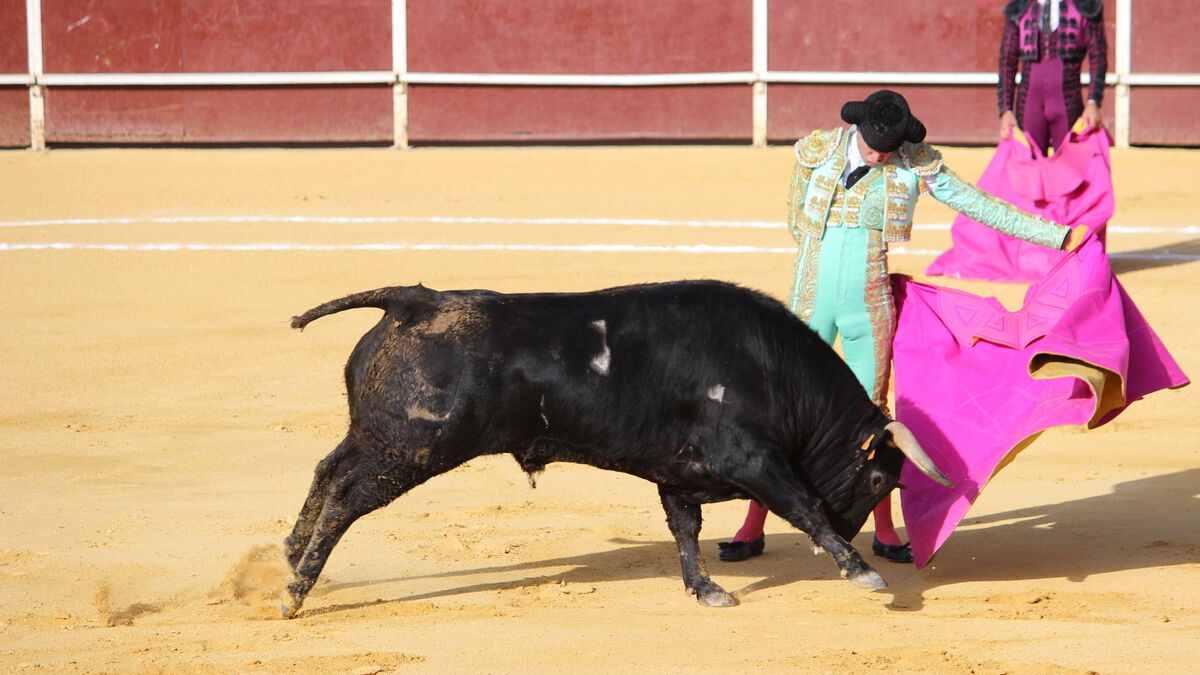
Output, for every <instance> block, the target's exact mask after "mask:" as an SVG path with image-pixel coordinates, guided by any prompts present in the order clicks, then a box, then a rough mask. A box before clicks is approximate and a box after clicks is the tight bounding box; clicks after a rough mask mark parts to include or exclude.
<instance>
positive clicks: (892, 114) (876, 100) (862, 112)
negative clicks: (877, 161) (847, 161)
mask: <svg viewBox="0 0 1200 675" xmlns="http://www.w3.org/2000/svg"><path fill="white" fill-rule="evenodd" d="M842 119H843V120H845V121H846V122H848V123H850V124H857V125H858V131H859V133H861V134H862V136H863V140H864V141H866V143H867V145H868V146H870V147H871V149H872V150H874V151H876V152H892V151H894V150H895V149H896V148H899V147H900V146H901V145H902V144H903V143H904V142H905V141H909V142H910V143H920V142H921V141H923V140H925V125H924V124H921V120H919V119H917V118H915V117H913V116H912V113H911V112H909V110H908V101H905V100H904V97H903V96H901V95H900V94H897V93H896V92H894V91H890V90H888V89H880V90H879V91H877V92H875V93H874V94H871V95H870V96H868V97H867V100H865V101H850V102H849V103H847V104H846V105H844V106H842Z"/></svg>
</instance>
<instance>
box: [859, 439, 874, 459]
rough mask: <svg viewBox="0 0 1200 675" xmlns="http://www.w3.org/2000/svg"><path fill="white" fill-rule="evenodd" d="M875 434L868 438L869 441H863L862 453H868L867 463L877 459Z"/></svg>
mask: <svg viewBox="0 0 1200 675" xmlns="http://www.w3.org/2000/svg"><path fill="white" fill-rule="evenodd" d="M874 442H875V434H871V435H870V436H867V440H865V441H863V444H862V448H861V449H862V451H863V452H865V453H867V461H870V460H872V459H875V445H874Z"/></svg>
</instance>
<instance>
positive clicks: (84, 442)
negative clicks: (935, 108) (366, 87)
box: [0, 147, 1200, 675]
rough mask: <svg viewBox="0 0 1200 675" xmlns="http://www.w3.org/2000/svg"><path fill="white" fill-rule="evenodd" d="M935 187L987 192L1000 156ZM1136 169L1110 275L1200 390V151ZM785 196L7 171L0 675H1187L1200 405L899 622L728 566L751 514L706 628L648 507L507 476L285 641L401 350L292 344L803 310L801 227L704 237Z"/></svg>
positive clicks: (959, 557)
mask: <svg viewBox="0 0 1200 675" xmlns="http://www.w3.org/2000/svg"><path fill="white" fill-rule="evenodd" d="M946 155H947V160H948V163H949V164H950V165H951V166H953V167H955V169H956V170H957V171H959V173H961V174H963V175H964V176H971V177H977V176H978V175H979V174H980V172H981V171H982V169H983V166H984V165H985V164H986V162H987V160H988V158H989V157H990V151H989V150H979V149H948V150H947V151H946ZM1113 162H1114V167H1115V171H1116V175H1115V180H1116V187H1117V191H1118V210H1117V215H1116V218H1115V219H1114V221H1113V225H1114V227H1115V226H1121V229H1119V230H1115V231H1113V232H1112V233H1111V234H1110V239H1109V241H1110V250H1111V251H1112V252H1114V253H1116V254H1123V255H1119V256H1115V257H1114V266H1115V267H1116V268H1117V270H1118V272H1119V273H1120V277H1121V280H1122V282H1123V283H1124V284H1125V285H1126V287H1127V288H1128V290H1129V292H1130V293H1131V294H1132V296H1133V298H1134V299H1135V300H1136V301H1137V302H1138V304H1139V306H1140V308H1141V309H1142V311H1143V312H1144V313H1145V314H1146V315H1147V317H1148V318H1149V319H1150V321H1151V323H1152V324H1153V325H1154V326H1155V327H1156V329H1157V330H1158V332H1159V334H1160V335H1161V336H1162V338H1163V339H1164V341H1165V342H1166V343H1167V345H1168V347H1169V348H1171V350H1172V352H1173V353H1174V355H1175V357H1176V358H1177V359H1178V360H1179V362H1180V364H1181V365H1182V366H1183V368H1184V369H1185V370H1186V371H1188V372H1189V373H1190V374H1191V375H1192V376H1193V377H1197V376H1200V339H1198V338H1197V335H1200V313H1197V312H1196V311H1195V298H1196V295H1197V289H1196V279H1197V271H1198V270H1200V228H1198V227H1197V225H1198V223H1197V215H1196V214H1197V212H1198V209H1200V201H1198V200H1197V198H1196V193H1195V185H1194V176H1196V175H1200V152H1195V151H1179V150H1152V149H1132V150H1120V151H1115V152H1114V154H1113ZM790 171H791V163H790V149H789V148H771V149H767V150H755V149H751V148H743V147H715V148H713V147H644V148H608V147H601V148H538V149H513V148H499V149H463V148H441V149H429V148H426V149H417V150H413V151H409V152H397V151H391V150H385V149H351V150H214V151H201V150H190V151H173V150H158V151H143V150H128V151H116V150H88V151H69V150H55V151H52V152H49V153H44V154H38V153H30V152H4V153H0V668H3V669H9V670H13V671H21V672H46V673H51V672H53V673H59V672H147V673H158V672H167V673H174V672H187V673H192V672H200V673H229V672H239V673H280V672H301V673H339V672H340V673H356V674H358V675H368V674H372V673H389V672H413V673H417V672H438V673H442V672H487V673H526V672H545V671H568V670H569V671H576V672H596V673H599V672H606V673H607V672H628V671H633V670H634V669H637V670H658V671H668V672H713V673H729V672H750V671H761V672H780V671H792V672H816V673H839V674H840V673H874V672H878V671H893V672H906V673H907V672H928V673H1044V674H1055V675H1057V674H1064V673H1088V672H1093V671H1095V672H1098V673H1105V674H1108V673H1151V672H1152V673H1192V672H1195V670H1194V669H1195V668H1196V665H1195V664H1196V663H1200V603H1198V601H1197V597H1200V502H1198V501H1197V497H1198V494H1197V493H1198V488H1200V461H1198V452H1197V450H1198V448H1200V441H1198V440H1197V439H1198V438H1200V414H1198V413H1197V411H1198V410H1200V388H1197V387H1196V386H1192V387H1188V388H1184V389H1182V390H1179V391H1172V392H1161V393H1158V394H1155V395H1154V396H1152V397H1151V398H1150V399H1148V400H1146V401H1143V402H1141V403H1139V404H1137V405H1135V406H1134V407H1133V408H1132V409H1130V410H1129V411H1128V412H1126V413H1125V414H1124V415H1123V416H1121V417H1120V418H1119V419H1118V420H1117V421H1116V422H1114V423H1112V424H1109V425H1108V426H1106V427H1104V428H1102V429H1099V430H1097V431H1093V432H1087V433H1084V432H1082V431H1080V430H1077V429H1057V430H1052V431H1050V432H1048V433H1047V434H1045V435H1044V436H1043V437H1042V439H1041V440H1039V441H1038V442H1037V443H1036V444H1035V445H1034V446H1033V448H1031V449H1030V450H1028V451H1027V452H1026V453H1025V454H1023V455H1022V457H1021V459H1020V460H1019V461H1017V462H1016V463H1015V464H1013V465H1012V466H1011V467H1009V468H1008V469H1006V470H1005V471H1004V472H1003V473H1001V474H1000V476H999V477H998V478H997V479H996V480H995V481H994V482H993V483H992V485H991V486H990V487H989V489H988V490H987V491H986V492H985V493H984V495H983V497H982V499H981V500H980V501H979V502H978V503H977V505H976V507H975V509H974V510H973V511H972V512H971V514H969V516H968V518H967V520H966V521H965V523H964V525H963V527H962V528H961V529H960V530H959V531H958V532H957V533H956V534H955V536H954V537H952V538H951V539H950V541H949V542H948V544H947V545H946V546H945V548H944V549H943V550H942V552H941V553H940V555H939V557H938V558H937V559H936V560H935V561H934V564H933V565H932V566H931V567H930V568H926V569H924V570H921V571H917V570H914V569H912V568H911V567H907V566H898V565H888V564H887V563H880V564H879V569H880V572H881V573H882V574H883V575H884V576H885V577H886V578H887V579H888V581H889V582H890V583H891V584H892V587H891V589H889V591H887V592H880V593H868V592H865V591H861V590H858V589H855V588H853V587H851V586H850V584H848V583H846V582H845V581H842V580H840V579H839V578H838V576H837V572H836V568H835V566H834V564H833V563H832V561H830V560H829V559H828V558H827V557H814V556H812V555H811V554H810V553H809V549H808V546H807V537H805V536H804V535H802V534H800V533H798V532H796V531H794V530H792V529H791V528H789V527H788V526H787V525H786V524H785V523H784V522H783V521H781V520H779V519H772V520H771V521H769V523H768V533H769V536H768V549H767V554H766V555H764V556H762V557H761V558H757V559H754V560H753V561H749V562H745V563H741V564H736V565H731V564H723V563H719V562H717V561H716V560H715V558H716V555H715V549H716V542H717V541H718V540H721V539H723V538H726V537H727V536H728V535H729V534H731V533H732V532H733V531H734V529H736V526H737V524H739V523H740V520H741V516H742V514H743V513H744V503H727V504H718V505H713V506H710V507H707V508H706V512H705V514H706V517H707V518H706V525H707V527H706V528H705V530H704V532H703V533H702V544H703V547H704V551H705V553H706V554H707V555H708V556H709V557H710V559H711V565H710V568H711V570H712V572H713V573H714V578H715V579H716V581H717V582H718V583H721V584H722V585H723V586H724V587H725V588H727V589H728V590H730V591H731V592H735V593H736V595H737V596H738V597H739V598H740V600H741V603H742V604H741V605H740V606H739V607H736V608H732V609H706V608H703V607H700V606H698V605H697V604H696V603H695V602H694V601H693V600H691V599H689V598H688V597H686V596H685V595H684V592H683V585H682V582H681V581H680V578H679V572H678V565H677V556H676V553H675V549H674V544H673V543H672V541H671V537H670V534H669V533H668V532H667V529H666V526H665V523H664V522H663V521H664V518H663V514H662V511H661V508H660V506H659V504H658V498H657V495H656V492H655V490H654V487H653V486H652V485H650V484H649V483H645V482H642V481H640V480H638V479H635V478H632V477H629V476H624V475H619V474H614V473H607V472H603V471H599V470H596V469H591V468H587V467H579V466H571V465H552V466H551V467H550V468H549V470H547V471H546V473H545V474H544V475H543V476H542V477H541V479H540V481H539V484H538V487H537V489H536V490H531V489H530V488H529V486H528V485H527V483H526V478H525V476H524V474H522V473H521V472H520V470H519V469H518V467H517V466H516V464H515V462H513V461H512V459H511V458H508V457H494V458H487V459H482V460H477V461H473V462H471V463H470V464H468V465H467V466H464V467H462V468H460V469H459V470H456V471H454V472H452V473H451V474H448V475H445V476H442V477H439V478H437V479H435V480H433V481H431V482H429V483H427V484H425V485H423V486H421V487H419V488H418V489H416V490H414V491H413V492H411V493H410V494H409V495H407V496H405V497H404V498H402V499H400V500H398V501H397V502H396V503H394V504H392V505H391V506H390V507H388V508H386V509H382V510H380V511H378V512H376V513H374V514H372V515H370V516H368V517H366V518H364V519H363V520H361V521H359V523H358V524H356V525H355V526H354V527H353V528H352V529H351V530H350V532H349V533H348V534H347V535H346V537H345V538H344V539H343V541H342V543H341V544H340V545H339V547H338V548H337V549H336V550H335V552H334V554H333V556H332V557H331V559H330V562H329V565H328V566H327V568H326V570H325V573H324V575H323V576H322V581H321V582H320V584H319V585H318V587H317V588H316V589H315V590H314V592H313V594H312V595H311V596H310V597H309V600H308V602H307V603H306V606H305V610H304V612H303V614H302V615H301V616H300V617H299V618H297V619H295V620H292V621H281V620H277V619H275V618H274V617H275V616H277V612H278V610H277V608H276V602H275V597H276V596H277V594H278V591H279V589H280V587H281V582H282V578H283V571H282V567H281V563H280V562H278V561H277V559H276V557H275V551H276V550H277V549H276V548H275V547H276V546H277V544H278V542H279V541H280V540H281V539H282V537H283V536H284V534H285V533H286V532H287V531H288V530H289V526H290V524H291V522H293V521H292V519H293V518H294V516H295V514H296V512H297V510H298V509H299V507H300V503H301V501H302V499H303V497H304V495H305V492H306V490H307V489H308V483H309V480H310V477H311V472H312V470H313V467H314V466H315V464H316V462H317V461H318V460H319V459H320V458H322V457H323V456H324V455H325V454H326V453H327V452H329V451H330V450H331V449H332V448H333V446H334V444H335V443H336V442H337V441H338V440H339V438H340V437H341V434H342V433H343V431H344V429H345V423H346V411H345V399H344V394H343V385H342V382H341V367H342V364H343V363H344V362H345V359H346V357H347V356H348V355H349V352H350V350H351V348H352V347H353V345H354V343H355V341H356V340H357V338H358V337H359V335H361V334H362V333H363V332H364V331H365V330H366V329H367V328H368V327H369V326H371V325H372V324H373V323H374V322H375V321H376V319H377V317H378V313H377V312H374V311H366V310H364V311H356V312H348V313H345V314H340V315H337V316H334V317H329V318H326V319H323V320H321V321H320V322H318V323H316V324H314V325H313V326H311V327H310V328H309V329H308V330H307V331H305V332H304V333H299V332H296V331H293V330H291V329H290V328H289V327H288V320H289V318H290V317H291V316H292V315H293V314H297V313H299V312H301V311H303V310H305V309H308V308H309V307H312V306H314V305H316V304H319V303H321V302H324V301H326V300H329V299H332V298H335V297H339V296H341V295H344V294H347V293H350V292H354V291H359V290H365V289H370V288H376V287H379V286H387V285H398V284H413V283H416V282H418V281H419V282H422V283H424V284H426V285H429V286H433V287H435V288H491V289H496V290H502V291H535V290H583V289H592V288H600V287H605V286H611V285H617V284H623V283H630V282H641V281H653V280H667V279H678V278H697V277H714V278H718V279H724V280H729V281H735V282H739V283H742V284H745V285H748V286H751V287H754V288H758V289H760V290H763V291H766V292H769V293H772V294H775V295H779V296H782V295H783V294H784V293H785V292H786V289H787V285H788V282H789V279H790V274H791V261H792V257H791V255H790V253H789V250H790V247H791V243H792V242H791V239H790V237H789V235H788V234H787V232H786V230H785V229H784V228H783V227H782V225H780V226H779V227H774V228H769V229H764V228H748V227H732V226H729V225H728V224H726V225H723V226H712V225H713V223H714V221H738V222H746V221H774V222H780V221H782V220H783V217H784V197H785V187H786V183H787V181H788V178H789V176H790ZM1189 185H1190V186H1191V187H1189ZM284 216H287V217H295V218H292V219H290V220H285V219H283V218H282V217H284ZM251 217H253V218H251ZM372 217H376V218H378V217H385V218H390V219H391V220H384V221H378V220H377V221H374V222H372V221H370V220H369V219H370V218H372ZM431 217H437V218H441V219H442V220H431V219H430V218H431ZM403 218H412V220H404V219H403ZM473 219H489V220H483V221H478V220H473ZM539 219H540V220H539ZM569 219H593V220H589V221H584V222H565V221H568V220H569ZM631 220H634V221H636V220H641V221H653V222H629V221H631ZM950 220H951V214H950V212H949V211H948V210H947V209H946V208H945V207H943V206H942V205H940V204H937V203H936V202H934V201H932V200H924V201H923V202H922V205H921V206H920V207H919V208H918V223H920V224H926V225H929V224H938V223H941V224H947V223H949V222H950ZM34 221H36V222H34ZM46 221H50V222H46ZM66 221H70V222H66ZM687 221H703V224H708V225H710V226H703V227H702V226H699V225H700V224H702V223H689V222H687ZM949 241H950V239H949V233H948V231H947V230H946V229H936V228H924V229H919V230H918V231H917V233H916V235H915V237H914V240H913V241H912V242H911V243H909V244H908V245H906V246H905V247H904V250H903V251H896V252H894V253H893V255H892V268H893V271H898V272H907V273H911V274H916V275H918V276H919V275H920V273H921V270H923V269H924V266H925V265H926V264H928V263H929V262H930V261H931V260H932V255H933V253H935V252H937V251H940V250H942V249H944V248H945V247H947V246H948V245H949ZM46 244H55V245H56V246H53V247H47V246H43V245H46ZM418 245H419V246H418ZM700 245H706V246H708V247H741V248H708V249H704V248H696V247H697V246H700ZM585 247H592V248H590V249H587V248H585ZM959 285H960V286H961V287H965V288H968V289H970V290H972V291H974V292H978V293H984V294H996V295H998V296H999V297H1001V298H1002V299H1003V300H1004V301H1005V302H1006V303H1008V304H1010V305H1012V304H1013V303H1015V302H1018V301H1019V299H1020V297H1021V294H1022V292H1023V289H1022V288H1019V287H1012V286H999V285H992V284H983V283H974V284H972V283H965V284H959ZM869 527H870V524H868V528H869ZM869 542H870V530H869V529H868V530H867V531H865V532H864V533H863V534H861V535H860V536H859V537H858V538H857V539H856V540H855V543H856V544H857V545H858V546H859V547H860V549H862V548H863V547H868V548H869Z"/></svg>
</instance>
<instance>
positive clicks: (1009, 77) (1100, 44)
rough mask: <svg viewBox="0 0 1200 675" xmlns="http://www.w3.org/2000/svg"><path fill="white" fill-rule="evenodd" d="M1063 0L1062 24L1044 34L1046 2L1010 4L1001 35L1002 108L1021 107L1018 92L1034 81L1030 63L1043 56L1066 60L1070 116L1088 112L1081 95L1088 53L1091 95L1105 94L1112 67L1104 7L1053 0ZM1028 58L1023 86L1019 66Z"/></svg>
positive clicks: (1015, 0) (1088, 0)
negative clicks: (1018, 82)
mask: <svg viewBox="0 0 1200 675" xmlns="http://www.w3.org/2000/svg"><path fill="white" fill-rule="evenodd" d="M1048 2H1058V3H1059V22H1058V29H1057V30H1055V31H1054V32H1052V33H1050V34H1049V35H1043V34H1042V31H1041V29H1040V23H1041V21H1040V19H1041V5H1039V4H1038V3H1037V2H1035V0H1012V2H1010V3H1008V6H1007V7H1005V8H1004V18H1005V21H1004V34H1003V35H1002V36H1001V38H1000V86H999V88H998V91H997V98H998V101H997V104H998V106H999V108H1000V113H1001V114H1004V112H1005V111H1008V110H1015V109H1017V108H1018V107H1020V104H1019V102H1017V105H1016V106H1014V98H1017V97H1021V98H1023V97H1024V94H1025V92H1026V90H1027V89H1028V87H1029V66H1028V64H1030V63H1034V62H1037V61H1040V60H1041V59H1043V58H1058V59H1062V62H1063V82H1062V85H1063V100H1064V101H1066V103H1067V108H1068V110H1067V116H1068V119H1075V118H1077V117H1079V115H1080V114H1081V113H1082V112H1083V100H1082V97H1081V96H1080V95H1079V71H1080V68H1081V66H1082V62H1083V57H1084V56H1087V59H1088V72H1089V73H1090V74H1091V78H1092V81H1091V84H1090V85H1089V87H1088V99H1090V100H1093V101H1095V102H1096V103H1097V104H1100V103H1101V102H1102V101H1103V98H1104V75H1105V73H1106V72H1107V70H1108V40H1107V38H1106V37H1105V35H1104V13H1103V7H1102V6H1101V3H1100V0H1048ZM1020 64H1025V65H1024V66H1023V67H1022V68H1021V69H1022V74H1021V85H1020V91H1018V89H1017V86H1016V77H1017V69H1018V67H1019V66H1020Z"/></svg>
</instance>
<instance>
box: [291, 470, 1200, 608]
mask: <svg viewBox="0 0 1200 675" xmlns="http://www.w3.org/2000/svg"><path fill="white" fill-rule="evenodd" d="M1001 480H1002V479H1001ZM1198 491H1200V469H1189V470H1187V471H1180V472H1177V473H1171V474H1163V475H1159V476H1151V477H1147V478H1140V479H1137V480H1132V481H1128V482H1125V483H1120V484H1118V485H1117V486H1116V487H1115V489H1114V490H1113V491H1112V492H1111V493H1109V494H1105V495H1100V496H1096V497H1088V498H1086V499H1077V500H1071V501H1066V502H1059V503H1057V504H1047V505H1045V506H1038V507H1030V508H1026V509H1020V510H1016V511H1008V512H1004V513H996V514H988V515H986V516H979V517H968V518H966V519H965V520H964V521H963V523H962V526H960V528H959V530H958V531H957V532H955V534H954V535H953V536H952V537H951V538H950V540H949V541H948V542H947V543H946V545H945V546H944V547H943V548H942V551H941V552H940V553H939V554H938V556H937V558H935V559H934V561H933V563H932V564H931V565H929V566H927V567H926V568H924V569H922V570H917V569H915V568H913V567H912V566H911V565H896V564H889V563H887V562H884V561H882V559H880V558H875V557H874V556H871V555H870V542H871V533H870V531H865V532H864V533H862V534H860V535H859V536H858V537H856V538H855V541H854V545H855V546H856V547H857V548H858V550H859V551H860V552H862V553H864V555H865V557H866V558H867V559H868V561H870V562H871V563H872V564H874V565H875V566H876V567H877V568H878V569H879V571H880V573H881V574H883V576H884V578H886V579H887V580H888V582H889V583H890V584H891V588H889V589H888V590H887V591H885V592H886V593H891V594H892V595H893V600H892V602H891V603H889V604H888V605H887V606H888V608H889V609H892V610H896V611H917V610H920V609H921V608H922V607H923V606H924V594H925V592H926V591H929V590H930V589H933V588H937V587H939V586H943V585H948V584H955V583H960V582H966V581H1021V580H1036V579H1054V578H1067V579H1069V580H1072V581H1083V580H1084V579H1086V578H1087V577H1088V576H1091V575H1093V574H1101V573H1105V572H1115V571H1121V570H1130V569H1141V568H1147V567H1164V566H1171V565H1184V564H1192V563H1196V562H1200V508H1198V507H1197V503H1196V498H1197V492H1198ZM650 492H651V493H652V490H651V491H650ZM647 498H648V499H650V498H652V497H651V495H650V494H648V495H647ZM663 529H664V535H665V537H664V539H663V540H662V541H657V542H653V543H644V542H630V541H628V540H621V539H613V540H611V541H612V542H613V543H614V544H616V545H618V546H616V547H615V548H613V549H612V550H608V551H601V552H597V553H588V554H584V555H579V556H569V557H562V558H550V559H546V560H538V561H531V562H525V563H520V564H515V565H496V566H486V567H479V568H474V569H467V570H455V571H450V572H444V573H440V574H435V575H427V576H423V577H398V578H392V579H377V580H369V581H361V582H353V583H344V584H336V583H335V584H331V585H329V586H326V587H324V589H323V592H322V595H325V594H327V593H329V592H332V591H336V590H338V589H342V588H350V587H358V586H371V585H377V584H391V583H401V584H402V583H403V582H404V581H406V580H411V579H418V578H425V579H430V578H438V579H446V580H447V581H448V582H449V583H448V585H447V587H446V588H444V589H442V590H437V591H432V592H428V593H421V594H416V595H406V596H401V597H396V598H392V599H381V600H376V601H372V602H369V603H358V604H352V605H350V604H341V605H337V604H335V605H325V606H319V607H314V608H312V609H310V610H305V611H302V612H301V616H313V615H318V614H325V613H329V612H337V611H342V610H347V609H353V608H358V607H362V606H366V605H377V604H386V603H392V602H409V601H416V600H429V599H434V598H445V597H454V596H459V595H464V594H470V593H481V592H485V593H486V592H495V591H499V590H504V589H511V588H518V587H522V586H531V585H539V584H544V583H553V582H563V583H567V584H588V583H602V582H613V581H623V580H634V579H648V578H662V580H663V583H664V584H673V585H675V586H676V587H677V588H678V589H679V590H680V591H681V595H682V590H683V582H682V580H681V579H680V577H679V566H678V553H677V551H676V548H675V543H674V541H673V540H671V539H669V538H668V537H669V535H667V533H666V527H665V525H664V528H663ZM717 541H718V539H709V540H705V541H702V542H701V550H702V552H703V554H704V556H705V557H706V558H707V559H708V560H709V561H711V566H710V569H711V571H712V572H713V573H714V575H715V577H716V580H717V581H719V582H721V583H723V585H725V587H726V590H729V591H730V592H731V593H733V594H734V595H735V596H737V597H740V598H743V599H744V598H748V597H750V596H752V595H753V594H754V593H757V592H759V591H762V590H765V589H769V588H777V587H781V586H788V585H791V584H794V583H796V582H799V581H805V580H838V581H839V583H846V582H841V581H840V580H839V578H838V571H837V566H836V565H835V564H834V563H833V561H832V560H830V559H829V557H828V556H824V555H822V556H819V557H818V556H813V555H811V554H810V553H809V546H810V543H809V540H808V537H807V536H806V535H804V534H803V533H800V532H795V533H787V534H774V535H768V537H767V552H766V554H764V555H763V556H761V557H758V558H752V559H751V560H748V561H745V562H740V563H721V562H717V560H716V548H717V546H716V542H717ZM398 563H400V561H398ZM564 566H570V567H571V568H572V569H570V570H567V571H564V572H557V573H554V574H541V573H538V571H539V570H544V569H553V568H560V567H564ZM511 572H530V573H531V574H530V576H529V577H526V578H523V579H516V580H511V579H510V580H506V581H487V582H480V583H465V584H455V583H453V581H454V580H459V579H462V580H465V578H467V577H472V576H476V575H492V576H495V575H503V574H507V573H511ZM733 576H737V577H748V578H754V579H755V580H754V581H751V582H750V583H748V584H746V585H744V586H741V587H738V586H737V584H735V583H731V582H730V580H729V578H730V577H733ZM798 592H799V591H798ZM681 602H685V600H683V599H682V598H681Z"/></svg>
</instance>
